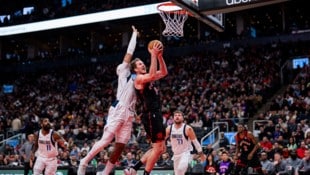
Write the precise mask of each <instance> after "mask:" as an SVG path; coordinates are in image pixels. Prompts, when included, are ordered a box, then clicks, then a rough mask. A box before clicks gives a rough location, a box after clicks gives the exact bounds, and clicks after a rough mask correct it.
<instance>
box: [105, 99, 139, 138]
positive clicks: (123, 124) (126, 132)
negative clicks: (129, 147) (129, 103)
mask: <svg viewBox="0 0 310 175" xmlns="http://www.w3.org/2000/svg"><path fill="white" fill-rule="evenodd" d="M133 118H134V112H133V111H132V110H130V109H129V108H128V107H125V106H122V105H120V104H118V105H116V106H115V107H113V106H111V107H110V109H109V113H108V119H107V124H106V125H105V127H104V131H108V132H111V133H115V141H116V142H118V143H124V144H127V143H128V141H129V139H130V137H131V130H132V122H133Z"/></svg>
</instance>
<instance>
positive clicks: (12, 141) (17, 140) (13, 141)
mask: <svg viewBox="0 0 310 175" xmlns="http://www.w3.org/2000/svg"><path fill="white" fill-rule="evenodd" d="M1 135H2V136H1ZM1 135H0V137H3V138H4V136H3V134H1ZM22 139H23V134H16V135H14V136H12V137H9V138H7V139H5V140H2V141H0V148H4V147H5V145H7V144H9V145H10V146H12V147H14V148H15V147H16V146H17V145H18V144H20V143H21V142H22Z"/></svg>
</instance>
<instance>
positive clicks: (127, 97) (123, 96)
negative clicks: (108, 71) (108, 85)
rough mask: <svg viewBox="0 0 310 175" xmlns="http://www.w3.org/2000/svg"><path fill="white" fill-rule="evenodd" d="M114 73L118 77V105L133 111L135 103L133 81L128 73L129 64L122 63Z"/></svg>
mask: <svg viewBox="0 0 310 175" xmlns="http://www.w3.org/2000/svg"><path fill="white" fill-rule="evenodd" d="M116 73H117V75H118V87H117V93H116V98H117V100H118V101H119V103H120V105H122V106H126V107H129V109H132V110H134V109H135V104H136V101H137V97H136V92H135V88H134V80H133V78H132V76H131V73H130V65H129V63H126V62H123V63H122V64H120V65H118V66H117V69H116Z"/></svg>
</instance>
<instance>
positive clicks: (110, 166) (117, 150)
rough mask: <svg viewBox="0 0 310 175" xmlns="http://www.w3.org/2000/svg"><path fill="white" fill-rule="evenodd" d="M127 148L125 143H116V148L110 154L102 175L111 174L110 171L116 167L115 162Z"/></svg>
mask: <svg viewBox="0 0 310 175" xmlns="http://www.w3.org/2000/svg"><path fill="white" fill-rule="evenodd" d="M124 148H125V144H124V143H115V146H114V149H113V151H112V153H111V155H110V159H109V161H108V163H107V164H106V166H105V168H104V170H103V172H102V175H109V174H110V172H111V171H112V169H113V168H114V164H115V162H116V161H117V160H118V159H119V157H120V156H121V154H122V152H123V150H124Z"/></svg>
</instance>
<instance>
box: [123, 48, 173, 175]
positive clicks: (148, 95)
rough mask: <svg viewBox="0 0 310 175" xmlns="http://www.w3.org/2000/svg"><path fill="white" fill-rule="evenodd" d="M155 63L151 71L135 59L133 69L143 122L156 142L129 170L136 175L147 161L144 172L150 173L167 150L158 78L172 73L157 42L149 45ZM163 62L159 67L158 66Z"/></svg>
mask: <svg viewBox="0 0 310 175" xmlns="http://www.w3.org/2000/svg"><path fill="white" fill-rule="evenodd" d="M149 52H150V54H151V65H150V69H149V72H148V73H147V71H146V66H145V64H144V63H143V62H142V61H141V60H140V59H135V60H133V61H132V64H131V66H132V67H131V68H132V69H133V71H134V72H135V73H136V78H135V88H136V90H137V96H138V100H140V101H141V103H142V105H143V114H142V122H143V125H144V128H145V131H146V132H147V135H148V137H149V138H150V139H151V141H152V148H151V149H149V150H148V151H147V152H146V153H145V154H144V155H143V156H142V158H141V159H140V160H139V161H138V162H137V163H136V164H135V165H134V166H133V167H131V168H129V169H125V170H124V173H125V175H133V174H136V173H137V170H138V169H139V168H140V167H141V166H142V165H143V164H145V169H144V175H149V174H150V173H151V171H152V169H153V167H154V166H155V163H156V162H157V161H158V159H159V158H160V156H161V155H162V153H163V152H164V151H165V148H166V147H165V132H166V131H165V126H164V124H163V117H162V113H161V102H160V96H159V91H158V87H157V86H156V84H155V82H154V81H155V80H159V79H161V78H163V77H165V76H166V75H167V74H168V70H167V67H166V63H165V61H164V59H163V45H162V44H161V43H155V44H154V46H153V48H152V49H150V48H149ZM157 63H159V69H157V67H158V66H157Z"/></svg>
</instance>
